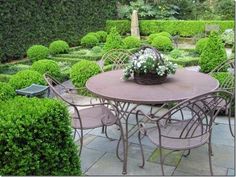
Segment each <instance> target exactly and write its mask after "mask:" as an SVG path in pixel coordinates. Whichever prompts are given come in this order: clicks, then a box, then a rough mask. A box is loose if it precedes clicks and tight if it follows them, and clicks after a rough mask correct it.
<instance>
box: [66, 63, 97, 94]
mask: <svg viewBox="0 0 236 177" xmlns="http://www.w3.org/2000/svg"><path fill="white" fill-rule="evenodd" d="M100 72H101V68H100V67H99V65H98V64H97V63H96V62H94V61H88V60H82V61H80V62H78V63H76V64H74V65H73V66H72V68H71V72H70V78H71V81H72V83H73V84H74V85H75V86H76V87H77V88H79V89H80V94H83V95H89V92H88V91H87V90H86V89H85V84H86V81H87V80H88V79H89V78H90V77H92V76H94V75H96V74H98V73H100Z"/></svg>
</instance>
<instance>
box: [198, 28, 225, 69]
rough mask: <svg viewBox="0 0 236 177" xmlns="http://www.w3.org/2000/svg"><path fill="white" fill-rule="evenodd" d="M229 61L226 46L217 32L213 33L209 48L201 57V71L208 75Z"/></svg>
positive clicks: (210, 37)
mask: <svg viewBox="0 0 236 177" xmlns="http://www.w3.org/2000/svg"><path fill="white" fill-rule="evenodd" d="M225 60H227V55H226V51H225V48H224V44H223V42H222V40H221V39H220V37H219V35H218V34H217V33H216V32H212V33H211V34H210V36H209V40H208V42H207V46H206V47H205V48H204V49H203V52H202V54H201V57H200V62H199V64H200V67H201V71H202V72H204V73H208V72H210V71H211V70H213V69H214V68H216V67H217V66H218V65H219V64H221V63H222V62H224V61H225Z"/></svg>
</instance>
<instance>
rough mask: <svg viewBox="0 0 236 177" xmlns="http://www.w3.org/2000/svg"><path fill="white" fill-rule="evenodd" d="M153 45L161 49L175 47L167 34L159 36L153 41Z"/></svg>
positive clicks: (168, 49)
mask: <svg viewBox="0 0 236 177" xmlns="http://www.w3.org/2000/svg"><path fill="white" fill-rule="evenodd" d="M152 46H154V47H155V48H157V49H158V50H161V51H170V50H172V49H173V45H172V42H171V40H170V39H169V38H168V37H166V36H157V37H155V38H154V39H153V41H152Z"/></svg>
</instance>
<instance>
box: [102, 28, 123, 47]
mask: <svg viewBox="0 0 236 177" xmlns="http://www.w3.org/2000/svg"><path fill="white" fill-rule="evenodd" d="M122 48H124V43H123V41H122V39H121V36H120V34H119V33H118V31H117V29H116V27H113V28H111V30H110V32H109V34H108V36H107V40H106V43H105V45H104V46H103V50H105V51H109V50H112V49H122Z"/></svg>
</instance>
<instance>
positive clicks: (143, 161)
mask: <svg viewBox="0 0 236 177" xmlns="http://www.w3.org/2000/svg"><path fill="white" fill-rule="evenodd" d="M138 142H139V145H140V149H141V156H142V165H140V166H139V167H140V168H143V167H144V165H145V159H144V153H143V145H142V142H141V132H138Z"/></svg>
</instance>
